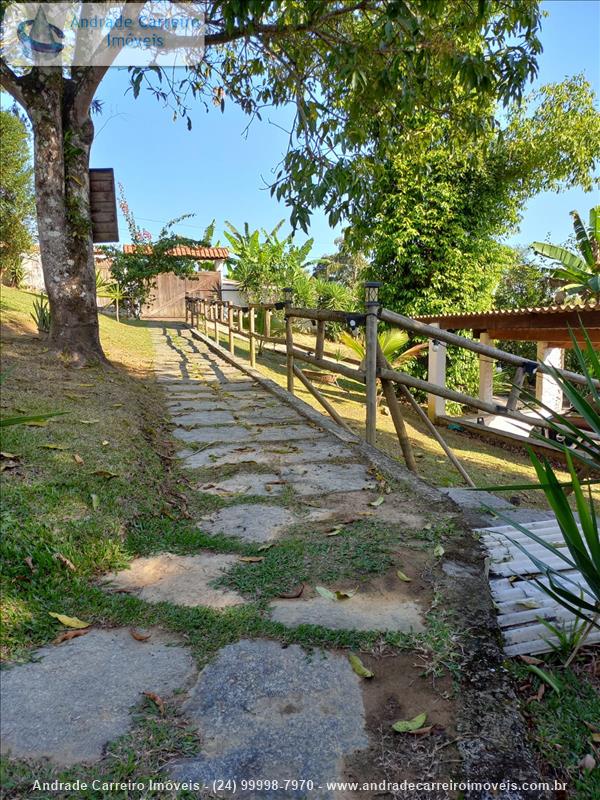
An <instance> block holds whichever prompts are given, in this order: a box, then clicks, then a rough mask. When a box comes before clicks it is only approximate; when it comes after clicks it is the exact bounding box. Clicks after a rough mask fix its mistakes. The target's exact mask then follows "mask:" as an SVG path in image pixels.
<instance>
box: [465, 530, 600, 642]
mask: <svg viewBox="0 0 600 800" xmlns="http://www.w3.org/2000/svg"><path fill="white" fill-rule="evenodd" d="M521 524H522V525H523V527H524V528H527V529H528V530H531V531H533V532H535V534H536V535H537V536H539V537H540V538H541V539H543V540H544V541H546V542H551V543H552V544H555V545H557V546H560V544H562V545H563V546H564V552H565V554H566V555H567V556H568V555H569V553H568V548H567V547H566V543H565V541H564V537H563V534H562V531H561V530H560V526H559V525H558V522H557V521H556V519H550V520H539V521H535V522H523V523H521ZM478 533H479V534H480V536H481V542H482V544H483V546H484V548H485V549H486V551H487V554H488V558H489V575H490V589H491V592H492V597H493V599H494V604H495V606H496V609H497V611H498V624H499V625H500V629H501V630H502V635H503V638H504V642H505V647H504V651H505V653H506V654H507V655H509V656H515V655H526V654H529V655H533V654H535V653H543V652H548V651H549V650H551V649H552V648H551V644H552V643H554V644H557V640H556V637H553V636H552V635H551V633H550V631H549V630H548V628H547V627H546V626H545V625H543V624H542V623H541V622H540V619H544V620H547V621H548V622H550V623H551V624H552V625H557V626H561V625H565V626H571V625H573V624H581V621H580V620H577V619H576V618H575V617H574V616H573V615H572V614H571V613H570V612H568V611H567V610H566V609H564V608H563V607H562V606H561V605H560V604H559V603H557V602H555V601H554V600H553V599H552V598H551V597H550V596H549V595H547V594H546V593H545V592H544V591H543V590H542V589H541V588H540V587H539V586H537V585H536V584H535V583H533V582H532V581H530V580H526V579H523V578H522V577H521V576H522V575H527V576H532V577H536V578H537V579H538V580H539V581H540V582H541V583H542V584H545V585H548V579H547V578H546V577H542V575H541V574H540V573H539V572H538V571H537V568H536V566H535V565H534V563H533V562H532V561H531V560H530V559H529V558H527V556H526V555H525V554H524V553H523V552H522V551H521V550H520V549H519V547H517V545H516V544H515V541H517V542H519V543H520V544H523V545H524V546H525V547H526V548H527V550H528V551H529V552H530V553H531V554H532V555H534V556H536V557H538V558H539V559H540V560H541V561H543V562H544V563H545V564H548V565H550V566H552V567H554V568H555V569H556V570H558V571H559V573H560V575H561V576H562V578H563V580H564V581H565V583H566V584H567V585H568V582H569V581H574V582H575V583H576V584H577V585H578V586H581V587H582V588H585V589H587V585H586V584H585V581H584V580H583V577H582V576H581V574H580V573H579V571H578V570H576V569H573V568H571V567H570V566H569V565H568V564H566V563H565V562H564V561H563V560H562V559H560V558H559V557H558V556H553V555H552V554H551V552H550V551H549V550H547V549H546V548H545V547H544V546H543V545H541V544H538V543H537V542H535V541H533V540H532V539H531V538H530V537H528V536H527V535H526V534H525V533H523V532H522V531H520V530H519V529H518V528H515V527H514V526H513V525H497V526H493V527H488V528H481V529H479V531H478ZM509 537H510V538H509ZM511 539H514V541H511ZM561 549H562V548H561ZM573 589H574V591H575V592H577V589H576V587H575V586H574V587H573ZM532 606H533V607H532ZM588 641H589V643H590V644H591V643H593V642H597V641H600V631H594V632H593V633H591V634H590V636H589V638H588Z"/></svg>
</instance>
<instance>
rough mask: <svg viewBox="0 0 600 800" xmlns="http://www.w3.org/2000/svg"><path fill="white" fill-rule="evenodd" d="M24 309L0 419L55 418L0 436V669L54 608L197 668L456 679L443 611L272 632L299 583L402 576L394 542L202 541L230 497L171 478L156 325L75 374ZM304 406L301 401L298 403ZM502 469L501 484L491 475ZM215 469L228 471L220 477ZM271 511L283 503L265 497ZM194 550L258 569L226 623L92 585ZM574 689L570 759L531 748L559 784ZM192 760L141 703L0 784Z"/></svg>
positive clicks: (426, 469) (360, 530) (434, 472)
mask: <svg viewBox="0 0 600 800" xmlns="http://www.w3.org/2000/svg"><path fill="white" fill-rule="evenodd" d="M33 299H34V295H31V294H28V293H26V292H21V291H17V290H14V289H7V288H5V287H2V306H1V310H2V322H3V327H2V359H3V367H2V370H3V373H4V382H3V386H2V416H13V415H16V414H28V415H29V414H31V415H33V414H41V413H48V412H62V413H63V415H62V416H58V417H56V418H54V419H51V420H50V421H49V422H47V423H46V424H43V425H25V426H15V427H11V428H6V429H5V430H4V431H3V437H2V439H3V441H2V455H3V457H2V466H3V472H2V501H3V502H2V517H1V521H2V540H1V544H0V548H1V549H0V554H1V557H2V564H3V569H2V576H1V580H2V582H1V586H0V591H1V595H2V625H1V638H0V655H1V657H2V659H3V660H11V661H13V660H20V659H22V660H25V659H27V658H29V657H30V655H31V652H32V648H33V647H35V646H38V645H42V644H47V643H49V642H51V641H53V640H54V639H55V638H56V637H57V635H59V634H60V633H61V632H62V630H63V629H62V627H61V626H60V624H59V623H57V621H56V620H55V619H54V618H53V617H51V616H50V613H49V612H58V613H63V614H67V615H71V616H77V617H79V618H80V619H83V620H85V621H88V622H90V623H91V624H92V625H94V626H107V627H111V626H135V627H139V628H145V629H150V628H152V627H153V626H160V628H162V629H164V630H166V631H171V632H173V633H175V634H177V636H178V637H180V638H182V639H183V640H184V641H185V642H186V643H187V644H188V645H189V646H190V648H191V651H192V652H193V654H194V655H195V657H196V659H197V661H198V664H199V665H200V666H201V665H203V664H204V663H206V661H207V660H208V659H209V658H211V656H212V655H213V654H214V653H215V652H216V651H217V650H218V649H219V648H220V647H223V646H224V645H226V644H228V643H231V642H235V641H237V640H238V639H240V638H242V637H250V638H253V637H269V638H274V639H279V640H280V641H282V642H288V643H298V644H302V645H304V646H306V647H311V646H319V645H323V646H328V647H337V648H350V647H351V648H354V649H356V650H360V651H362V652H364V653H366V654H369V653H382V652H386V653H391V654H392V655H393V654H395V653H398V654H400V653H401V651H405V652H410V653H411V654H414V653H418V656H419V661H420V663H422V665H423V667H422V668H421V667H419V671H420V672H425V673H430V672H431V673H432V672H436V673H438V672H440V671H445V670H446V668H448V667H449V668H450V669H452V666H453V659H454V656H455V654H454V653H453V644H452V642H453V630H452V627H451V625H450V624H449V621H448V620H447V619H446V616H445V613H444V609H443V602H441V601H440V602H438V604H437V605H438V610H437V611H434V612H433V613H432V614H431V615H430V617H429V619H428V629H427V631H426V633H425V634H422V635H419V636H413V635H407V634H388V635H385V636H382V635H379V634H370V633H359V632H352V631H332V630H327V629H325V628H319V627H316V626H303V627H300V628H297V629H295V630H289V629H287V628H285V627H284V626H283V625H280V624H278V623H275V622H272V621H271V620H270V619H269V618H268V616H267V615H266V614H265V607H266V604H267V602H268V601H269V599H271V598H272V597H274V596H277V595H278V594H280V593H283V592H287V591H290V589H292V588H293V587H294V586H295V585H297V584H298V583H299V582H301V581H307V582H310V583H311V584H314V583H315V582H317V581H318V582H323V583H325V584H328V583H329V584H331V583H334V582H335V581H337V580H352V581H356V583H358V582H359V581H363V580H369V579H373V580H378V579H379V576H382V575H383V574H384V573H385V572H386V571H387V570H389V568H390V566H391V564H392V563H395V565H396V566H400V567H402V566H403V565H402V564H398V563H397V562H394V558H395V555H394V553H393V550H394V548H393V547H390V545H391V543H392V542H393V539H394V534H395V533H397V532H395V531H394V530H391V529H390V528H389V527H386V526H385V525H383V524H377V523H376V522H374V521H370V520H369V521H365V520H362V521H355V522H353V523H351V524H350V525H348V530H347V535H344V536H343V537H341V536H334V537H331V538H327V540H326V542H325V541H324V540H323V537H322V536H320V537H315V536H314V531H313V529H312V528H309V526H305V527H303V526H302V525H300V526H297V528H296V529H294V530H293V531H292V532H291V534H290V535H289V536H286V537H285V538H284V539H283V540H281V542H278V544H277V546H276V547H272V548H269V549H268V550H266V551H259V546H257V545H252V544H246V543H243V542H240V541H236V540H233V539H229V538H226V537H219V536H210V535H208V534H206V533H204V532H203V531H202V530H201V529H200V528H198V527H197V525H196V520H198V519H199V518H200V516H202V515H203V514H206V513H208V512H210V511H212V510H215V509H218V508H220V507H223V506H225V505H227V504H228V503H230V502H233V501H232V500H228V499H226V498H225V499H224V498H219V497H215V496H213V495H210V494H207V493H202V492H199V491H197V490H193V491H192V490H191V484H192V481H193V480H194V479H195V478H194V476H190V475H189V474H185V475H184V474H182V473H181V472H180V471H179V468H178V466H177V461H176V460H175V459H174V452H175V449H174V444H173V440H172V439H171V436H170V429H169V425H168V419H167V414H166V409H165V405H164V399H163V395H162V393H161V391H160V389H159V387H158V385H157V384H156V383H155V380H154V376H153V374H152V372H151V364H152V345H151V338H150V333H149V330H150V325H151V324H159V323H148V324H146V323H139V322H121V323H117V322H116V321H115V320H114V319H113V318H111V317H107V316H101V319H100V322H101V336H102V342H103V346H104V348H105V351H106V352H107V355H108V357H109V358H110V360H111V362H112V366H111V367H110V368H105V367H91V368H85V369H82V370H76V369H73V368H71V367H67V366H66V365H64V364H63V363H62V362H61V361H60V360H59V359H56V357H54V356H51V355H50V353H49V352H48V349H47V345H46V343H45V341H44V339H43V338H40V337H39V336H38V334H37V331H36V330H35V328H34V324H33V321H32V320H31V318H30V313H31V309H32V303H33ZM240 354H242V353H241V351H240ZM261 369H263V370H264V371H265V372H266V373H267V374H269V375H270V376H271V377H273V378H274V379H275V380H277V381H278V382H279V383H283V382H284V380H285V378H284V375H283V370H282V359H281V357H280V356H279V355H273V354H271V353H268V354H266V355H264V356H263V357H261ZM348 386H349V388H351V393H350V394H349V396H348V397H346V396H345V393H344V392H343V391H340V392H339V396H338V397H337V401H338V402H340V407H341V409H342V413H343V414H344V415H345V416H346V417H347V418H348V419H349V420H350V421H351V423H352V424H353V425H354V427H356V429H357V430H359V429H360V426H361V425H362V424H363V423H362V418H361V416H360V409H361V401H360V394H359V391H358V387H356V386H354V385H353V386H350V384H348ZM329 391H330V390H329V389H327V392H328V393H329ZM331 395H332V396H334V397H335V396H336V395H338V390H336V389H335V388H334V389H333V390H331ZM301 396H302V397H304V398H305V399H308V398H307V397H306V395H304V393H301ZM352 410H354V412H355V413H356V416H355V417H353V416H352V414H351V411H352ZM407 417H408V419H409V423H410V425H411V436H412V437H413V441H414V443H415V446H416V447H417V448H418V449H419V451H420V453H422V458H421V459H420V461H421V463H422V465H423V467H422V474H423V475H424V476H425V477H427V478H428V479H429V480H431V481H432V482H436V481H438V482H441V479H445V480H447V482H448V483H451V482H452V483H454V482H458V481H455V478H454V475H453V474H452V473H451V472H450V471H449V467H448V465H447V462H446V460H445V459H443V458H442V457H441V456H440V455H439V454H438V453H437V451H436V449H435V447H434V446H433V445H429V444H428V442H427V440H426V438H425V436H424V435H423V432H420V431H419V428H418V426H415V425H414V420H412V418H411V417H410V415H409V414H407ZM381 422H382V433H381V434H380V436H381V444H382V446H384V447H385V446H386V444H387V446H389V448H390V452H392V453H393V454H394V455H397V451H396V449H395V442H394V438H393V434H392V431H391V423H390V421H389V418H386V417H383V418H382V420H381ZM460 441H461V442H462V447H466V446H467V445H466V444H465V442H467V444H468V446H469V447H471V446H473V448H475V444H477V448H479V446H480V443H475V442H471V441H470V440H462V439H461V440H460ZM455 446H456V445H455ZM457 450H459V451H460V446H459V447H457ZM488 450H491V448H490V447H489V446H488V445H483V444H481V451H480V450H479V449H477V450H476V449H473V450H470V451H468V452H469V453H470V454H471V455H470V457H471V459H472V461H471V463H469V468H470V469H471V470H472V471H473V474H474V477H475V479H476V480H479V479H481V480H484V479H485V478H486V477H487V478H489V477H492V476H493V477H495V478H496V480H502V481H503V480H506V478H509V479H510V480H514V479H515V478H517V477H518V478H522V477H523V476H524V475H527V476H530V475H531V472H530V470H529V469H528V467H527V465H526V461H525V459H524V458H523V461H522V464H521V462H519V467H513V466H512V465H511V464H510V463H509V458H510V460H512V455H511V456H509V454H508V453H506V452H505V451H501V450H496V451H495V452H494V454H493V455H492V456H490V458H491V461H490V463H489V464H488V463H487V462H486V461H485V458H487V456H486V451H488ZM459 454H460V453H459ZM463 457H464V456H463ZM465 460H467V459H466V458H465ZM477 465H479V466H478V467H477ZM500 465H502V469H503V470H504V472H503V473H502V475H500V474H499V473H498V471H497V470H499V468H500ZM476 469H479V472H477V473H476V472H475V470H476ZM226 472H227V469H226V468H223V469H222V473H223V474H226ZM214 473H215V471H213V473H212V476H211V479H214V477H215V474H214ZM399 491H401V490H399ZM263 501H264V498H263ZM269 501H270V502H273V503H276V502H281V500H278V499H277V498H275V497H273V498H269ZM401 501H402V502H405V503H406V504H407V507H408V506H409V504H410V497H408V496H407V497H406V498H404V497H403V496H402V498H401ZM449 536H452V531H451V530H449V529H448V530H446V529H444V530H441V529H436V528H435V527H432V526H431V525H428V526H427V527H426V529H424V530H422V531H414V532H412V533H411V537H412V539H411V542H412V543H407V546H409V547H413V548H414V550H415V553H416V552H417V551H418V553H419V557H420V558H427V557H428V556H429V554H430V553H431V551H432V549H433V548H434V546H435V544H437V543H439V542H440V541H444V537H449ZM203 549H208V550H213V551H219V552H230V553H237V554H239V555H241V556H244V555H245V556H260V557H261V558H262V559H263V560H262V561H261V562H257V563H253V564H248V563H242V562H241V563H240V565H239V566H238V565H236V567H234V569H233V570H232V571H231V572H230V573H229V574H228V575H227V576H225V578H224V583H226V584H227V585H228V586H231V587H233V588H235V589H236V590H237V591H239V592H241V593H242V594H243V595H244V596H245V597H246V599H247V600H248V601H249V602H248V603H246V604H245V605H243V606H236V607H232V608H229V609H226V610H222V611H216V610H213V609H210V608H204V607H197V608H188V607H179V606H175V605H172V604H170V603H166V602H164V603H158V604H148V603H145V602H143V601H142V600H141V599H139V598H137V597H135V596H133V595H128V594H125V593H123V594H119V593H114V594H111V593H107V592H105V591H103V590H102V589H101V588H100V586H99V584H98V579H99V578H100V577H101V576H102V575H104V574H105V573H107V572H110V571H113V570H116V569H120V568H122V567H125V566H126V565H127V564H128V563H129V562H130V561H131V559H132V558H133V557H135V556H136V555H149V554H152V553H156V552H160V551H164V550H169V551H171V552H176V553H198V552H200V551H201V550H203ZM242 567H243V568H242ZM440 600H442V599H440ZM575 688H576V687H575ZM577 691H578V690H577ZM586 691H587V690H586ZM581 692H582V703H584V704H586V705H585V709H587V710H585V714H586V715H587V716H583V714H584V711H582V712H581V714H579V711H576V712H574V717H575V720H574V722H573V725H575V726H576V728H577V735H578V736H579V739H578V740H575V739H573V741H577V742H578V744H577V746H576V747H575V746H573V747H572V748H571V751H572V752H571V751H570V752H571V755H570V756H569V760H568V762H567V761H564V762H563V761H559V762H557V764H556V765H554V762H552V761H550V760H549V756H548V755H547V752H546V750H544V749H543V748H541V752H542V755H543V757H544V759H546V760H547V762H548V763H549V764H550V765H552V770H554V773H555V774H560V775H564V774H568V775H571V771H572V770H573V769H574V767H573V763H574V759H575V758H576V757H577V756H579V757H581V755H584V754H585V753H584V752H583V751H584V750H585V747H584V744H585V741H584V739H583V737H584V736H585V731H586V730H587V729H585V727H584V726H583V723H582V720H584V719H588V717H589V709H590V707H591V706H590V703H591V702H592V701H591V700H590V695H589V693H585V692H584V691H583V689H582V690H581ZM576 708H579V706H577V707H576ZM581 708H582V709H583V708H584V706H581ZM532 720H534V722H532V725H534V724H535V726H536V727H535V730H539V731H541V733H540V736H542V737H543V739H544V741H546V739H547V738H548V737H551V736H555V737H562V738H561V739H560V741H567V740H568V738H569V731H568V728H567V727H565V724H564V720H563V719H562V718H561V716H560V714H558V713H556V714H554V712H552V709H551V707H550V705H548V714H547V715H546V717H544V718H542V717H539V718H538V717H535V718H534V717H533V716H532ZM195 748H197V737H196V734H195V733H194V731H193V730H191V729H190V728H189V727H188V726H187V724H186V722H185V720H184V718H183V717H182V716H181V715H180V713H179V710H178V706H177V704H176V703H173V704H168V706H167V709H166V712H165V714H164V715H161V714H160V713H159V712H158V710H157V708H156V707H155V706H154V705H153V704H152V702H151V701H149V700H144V701H143V702H141V703H140V705H139V708H138V710H137V715H136V720H135V724H134V727H133V728H132V730H131V732H130V733H128V734H127V735H126V736H125V737H123V738H122V739H120V740H119V741H117V742H115V743H113V744H112V745H111V746H110V747H109V748H108V751H107V753H106V756H105V757H104V758H103V759H102V761H101V762H99V763H98V764H96V765H94V766H93V767H92V768H90V767H73V768H69V769H64V770H63V769H60V768H57V767H53V766H51V765H48V764H43V765H42V764H40V765H33V766H32V765H25V764H19V763H14V762H10V763H9V762H5V763H4V765H3V774H2V782H3V787H4V790H5V792H6V793H7V796H11V797H19V798H21V797H23V798H24V797H28V796H31V793H30V788H31V779H32V776H34V775H35V777H37V778H39V779H40V780H51V779H53V778H56V777H59V778H60V779H62V780H75V779H77V778H78V777H82V778H83V777H85V778H86V779H92V778H94V777H96V776H100V777H102V778H103V779H105V780H126V779H127V778H129V777H134V776H135V778H136V779H140V780H143V779H144V778H147V777H156V775H157V773H158V770H159V769H160V767H161V765H162V764H164V762H165V761H166V760H168V759H169V758H173V757H174V756H183V755H186V754H189V753H190V752H192V751H193V750H194V749H195ZM552 755H554V753H552ZM559 755H560V754H559ZM556 758H559V756H556ZM554 773H553V774H554ZM580 783H581V786H580V789H579V793H578V794H577V795H573V796H576V797H577V798H578V800H591V798H592V796H593V795H592V794H590V793H589V791H588V788H589V787H588V781H587V780H584V779H583V778H582V779H581V781H580ZM38 796H40V797H45V796H48V797H49V796H50V795H49V794H48V795H45V794H44V793H39V794H38ZM83 796H86V795H85V794H84V795H83ZM89 796H90V797H91V796H92V795H89ZM93 796H103V795H102V794H94V795H93ZM106 796H108V795H106ZM128 796H130V795H129V794H128V792H127V791H124V792H122V793H119V792H111V793H110V797H111V798H121V797H122V798H126V797H128ZM146 796H151V795H146ZM178 796H179V797H181V798H185V797H186V796H187V795H186V794H185V793H181V794H179V795H178ZM190 796H191V795H190Z"/></svg>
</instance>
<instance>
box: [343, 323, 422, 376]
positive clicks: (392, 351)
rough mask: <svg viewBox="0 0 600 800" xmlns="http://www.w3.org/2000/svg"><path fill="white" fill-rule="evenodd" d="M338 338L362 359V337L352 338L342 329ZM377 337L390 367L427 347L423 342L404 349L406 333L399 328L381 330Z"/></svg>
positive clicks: (403, 364)
mask: <svg viewBox="0 0 600 800" xmlns="http://www.w3.org/2000/svg"><path fill="white" fill-rule="evenodd" d="M339 338H340V342H343V343H344V344H345V345H346V346H347V347H349V348H350V349H351V350H353V351H354V352H355V353H356V354H357V355H358V357H359V358H360V360H361V361H364V359H365V355H366V350H365V342H364V339H362V338H359V337H356V338H354V337H353V336H351V335H350V334H349V333H347V331H342V333H341V334H340V337H339ZM377 339H378V341H379V346H380V347H381V350H382V352H383V355H384V356H385V358H386V359H387V360H388V361H389V362H390V364H391V366H392V367H401V366H405V365H406V364H407V363H408V362H409V361H412V360H413V359H414V358H416V357H417V356H418V355H419V353H420V352H421V351H422V350H424V349H425V348H426V347H427V343H426V342H423V343H421V344H415V345H413V346H412V347H409V348H408V350H404V348H405V347H406V345H407V344H408V334H407V333H406V331H402V330H399V329H398V328H392V329H390V330H389V331H382V332H381V333H380V334H379V335H378V336H377Z"/></svg>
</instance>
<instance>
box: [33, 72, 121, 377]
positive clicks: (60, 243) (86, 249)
mask: <svg viewBox="0 0 600 800" xmlns="http://www.w3.org/2000/svg"><path fill="white" fill-rule="evenodd" d="M78 88H79V85H78V84H75V83H73V82H66V81H65V80H64V77H63V75H62V74H61V70H60V69H58V68H56V67H47V68H41V67H40V68H38V69H36V70H34V71H32V73H31V74H30V75H29V76H28V78H27V80H26V81H25V82H23V86H22V91H23V99H24V100H25V108H26V110H27V113H28V114H29V117H30V119H31V124H32V128H33V138H34V160H35V188H36V204H37V219H38V234H39V239H40V253H41V258H42V269H43V272H44V281H45V284H46V291H47V292H48V300H49V303H50V312H51V328H50V344H51V346H52V347H53V349H55V350H56V351H59V352H60V353H63V354H65V355H67V356H68V357H69V358H70V359H72V360H73V361H74V362H75V363H77V364H81V365H83V364H87V363H89V362H93V361H100V362H103V361H105V360H106V359H105V356H104V353H103V351H102V346H101V344H100V336H99V328H98V313H97V308H96V278H95V268H94V255H93V243H92V232H91V222H90V213H89V173H88V169H89V157H90V149H91V145H92V140H93V135H94V127H93V123H92V120H91V118H90V112H89V102H87V98H84V97H83V95H82V94H80V93H79V92H77V91H76V90H77V89H78Z"/></svg>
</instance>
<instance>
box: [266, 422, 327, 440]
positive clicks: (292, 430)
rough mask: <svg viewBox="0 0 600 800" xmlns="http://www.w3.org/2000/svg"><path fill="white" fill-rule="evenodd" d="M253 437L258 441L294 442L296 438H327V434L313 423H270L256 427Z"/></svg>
mask: <svg viewBox="0 0 600 800" xmlns="http://www.w3.org/2000/svg"><path fill="white" fill-rule="evenodd" d="M254 430H255V431H256V434H255V435H253V439H254V440H255V441H257V442H284V441H287V442H293V441H295V440H296V439H300V440H303V439H321V438H323V439H325V437H326V434H325V433H324V432H323V431H322V430H319V428H317V427H313V426H312V425H304V424H302V423H300V424H299V425H269V426H267V427H260V426H258V427H257V428H255V429H254Z"/></svg>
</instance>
